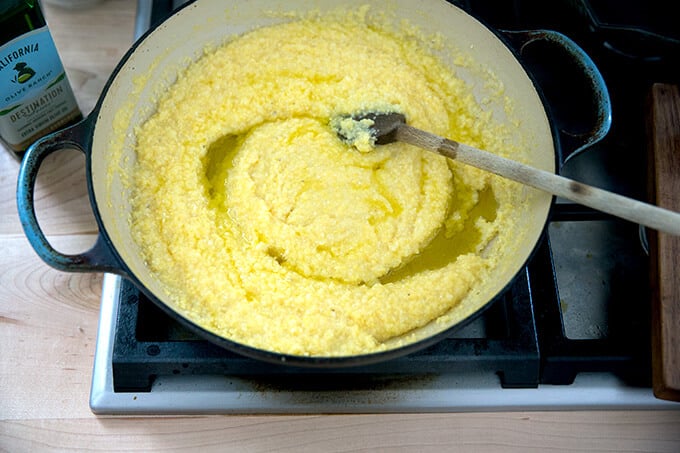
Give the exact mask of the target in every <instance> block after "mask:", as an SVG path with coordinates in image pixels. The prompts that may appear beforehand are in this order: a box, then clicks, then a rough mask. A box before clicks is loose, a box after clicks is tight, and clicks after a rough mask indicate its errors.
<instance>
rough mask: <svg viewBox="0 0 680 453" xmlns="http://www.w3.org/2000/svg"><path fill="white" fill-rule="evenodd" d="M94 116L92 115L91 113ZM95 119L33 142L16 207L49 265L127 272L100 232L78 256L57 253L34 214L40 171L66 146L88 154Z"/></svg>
mask: <svg viewBox="0 0 680 453" xmlns="http://www.w3.org/2000/svg"><path fill="white" fill-rule="evenodd" d="M91 116H92V115H91ZM93 125H94V120H93V119H91V118H90V117H88V118H86V119H84V120H83V121H81V122H79V123H77V124H75V125H73V126H71V127H69V128H66V129H63V130H60V131H57V132H54V133H52V134H50V135H47V136H45V137H43V138H41V139H40V140H38V141H36V142H35V143H34V144H32V145H31V146H30V147H29V148H28V149H27V150H26V153H25V154H24V158H23V159H22V161H21V166H20V167H19V177H18V181H17V208H18V211H19V218H20V220H21V225H22V227H23V229H24V232H25V234H26V237H27V239H28V241H29V242H30V243H31V246H32V247H33V249H34V250H35V251H36V253H37V254H38V256H40V258H41V259H42V260H43V261H45V262H46V263H47V264H49V265H50V266H52V267H54V268H55V269H58V270H60V271H66V272H112V273H116V274H119V275H125V272H123V271H122V268H121V265H120V263H119V261H118V259H117V258H116V257H115V256H114V255H113V253H112V251H111V248H110V247H109V246H108V244H107V241H106V239H105V238H104V237H103V236H102V234H101V232H100V233H99V235H98V237H97V241H96V242H95V244H94V246H92V248H91V249H90V250H87V251H86V252H84V253H81V254H77V255H67V254H63V253H60V252H58V251H57V250H55V249H54V247H52V245H51V244H50V243H49V241H48V240H47V237H46V236H45V233H44V232H43V231H42V229H41V228H40V225H39V224H38V219H37V217H36V213H35V204H34V190H35V182H36V179H37V176H38V170H39V169H40V166H41V165H42V162H43V161H44V160H45V158H46V157H47V156H49V155H50V154H52V153H54V152H56V151H60V150H63V149H77V150H79V151H81V152H82V153H83V154H85V155H86V156H87V152H86V149H89V145H90V141H91V131H92V127H93Z"/></svg>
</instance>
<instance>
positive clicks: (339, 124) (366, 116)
mask: <svg viewBox="0 0 680 453" xmlns="http://www.w3.org/2000/svg"><path fill="white" fill-rule="evenodd" d="M402 124H406V117H405V116H404V115H403V114H401V113H396V112H387V113H378V112H366V113H359V114H354V115H342V116H339V117H337V118H334V119H333V120H332V121H331V127H333V129H334V130H335V132H336V133H337V134H338V137H340V139H341V140H343V141H344V142H346V143H348V144H350V145H355V146H357V148H360V150H361V148H364V147H365V146H366V144H367V143H368V144H370V146H371V147H372V146H374V145H386V144H388V143H393V142H395V141H396V132H397V129H398V128H399V126H401V125H402Z"/></svg>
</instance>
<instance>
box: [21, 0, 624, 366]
mask: <svg viewBox="0 0 680 453" xmlns="http://www.w3.org/2000/svg"><path fill="white" fill-rule="evenodd" d="M366 3H369V4H373V7H374V8H376V9H378V10H380V9H385V8H386V6H385V4H384V3H383V2H378V1H367V0H358V1H354V0H344V1H343V2H342V6H343V7H346V8H355V7H359V6H361V5H364V4H366ZM388 5H389V7H388V8H389V12H390V14H394V17H396V18H397V20H398V19H400V18H405V19H407V20H408V21H410V22H411V23H412V24H413V25H415V26H417V27H419V28H420V29H422V30H423V31H424V32H426V33H434V32H436V33H439V34H441V35H442V36H443V37H444V38H445V39H446V40H447V41H448V42H450V43H452V44H453V45H455V47H457V48H458V49H462V50H463V51H465V52H467V53H469V55H470V57H471V58H472V59H473V60H474V61H475V62H476V63H478V64H479V65H480V67H482V68H486V69H488V70H489V71H491V72H492V73H493V74H495V75H496V77H497V79H498V80H499V81H500V82H501V83H502V84H503V85H504V86H505V93H506V95H507V96H510V97H511V98H512V100H513V102H514V105H515V109H516V113H517V116H518V117H521V118H522V121H521V123H520V124H519V125H518V126H517V127H519V133H520V135H521V136H522V137H523V139H524V144H525V145H526V152H527V160H528V162H529V163H530V164H531V165H533V166H535V167H538V168H541V169H544V170H548V171H555V170H556V167H557V166H558V162H559V161H560V158H559V157H560V156H561V155H562V154H566V153H573V152H577V151H580V150H582V149H585V148H586V147H587V146H589V145H591V144H593V143H595V142H597V141H598V140H599V139H601V138H602V137H603V136H604V135H605V134H606V133H607V131H608V128H609V124H610V104H609V98H608V94H607V90H606V87H605V85H604V82H603V80H602V77H601V76H600V74H599V72H598V71H597V69H596V67H595V66H594V64H593V63H592V61H591V60H590V58H588V56H587V55H586V54H585V53H584V52H583V51H582V50H581V49H580V48H579V47H578V46H577V45H576V44H574V43H573V42H572V41H570V40H569V39H568V38H566V37H565V36H563V35H561V34H559V33H556V32H551V31H544V30H543V31H521V32H499V31H495V30H491V29H489V28H488V27H486V26H485V25H483V24H482V23H480V22H479V21H477V20H476V19H474V18H473V17H471V16H470V15H468V14H467V13H465V12H464V11H462V10H461V9H459V8H457V7H455V6H453V5H451V4H449V3H447V2H445V1H443V0H431V1H427V2H412V1H409V0H394V1H391V2H389V3H388ZM338 6H339V5H338V2H337V1H335V0H295V1H288V2H279V1H272V0H269V1H267V0H258V1H250V2H238V3H236V4H234V5H232V6H229V7H228V11H227V10H226V8H227V7H226V6H225V4H224V3H223V2H221V1H219V0H198V1H195V2H193V3H190V4H188V5H187V6H185V7H184V8H182V9H181V10H179V11H178V12H176V13H175V14H174V15H173V16H171V17H170V18H169V19H167V20H166V21H165V22H163V23H161V24H160V25H158V26H157V27H156V28H154V29H152V30H150V31H149V32H148V33H147V34H146V35H145V36H144V37H143V38H142V39H140V40H139V41H138V42H137V43H136V44H135V45H134V47H133V48H132V49H131V50H130V51H129V52H128V53H127V54H126V55H125V57H124V58H123V60H122V61H121V63H120V64H119V65H118V67H117V68H116V70H115V72H114V73H113V75H112V76H111V78H110V80H109V82H108V84H107V86H106V87H105V89H104V92H103V94H102V95H101V97H100V99H99V102H98V104H97V106H96V107H95V109H94V111H93V112H92V113H91V114H90V115H89V116H88V118H86V119H85V120H83V121H82V122H81V123H79V124H77V125H75V126H73V127H71V128H69V129H66V130H63V131H60V132H57V133H55V134H52V135H50V136H48V137H45V138H44V139H42V140H40V141H39V142H37V143H35V144H34V145H33V146H32V147H31V148H30V149H29V150H28V151H27V153H26V155H25V157H24V160H23V162H22V165H21V169H20V173H19V181H18V188H17V203H18V207H19V213H20V217H21V221H22V224H23V227H24V230H25V232H26V235H27V237H28V239H29V241H30V242H31V244H32V246H33V247H34V249H35V250H36V252H37V253H38V255H40V257H41V258H42V259H43V260H44V261H45V262H47V263H48V264H49V265H50V266H53V267H55V268H57V269H60V270H64V271H71V272H110V273H115V274H119V275H121V276H123V277H125V278H127V279H129V280H131V281H132V282H133V283H134V284H135V285H136V286H138V287H139V288H140V289H141V290H142V291H144V292H145V294H146V295H147V296H148V297H149V298H150V299H151V300H152V301H154V302H155V303H156V304H157V305H158V306H159V307H161V308H162V309H163V310H164V311H165V312H166V313H168V314H169V315H170V316H172V317H174V318H176V319H178V320H179V321H180V322H181V323H182V324H184V325H185V326H187V327H188V328H190V329H191V330H193V331H195V332H197V333H198V334H199V335H201V336H203V337H204V338H206V339H208V340H210V341H212V342H214V343H216V344H218V345H220V346H222V347H224V348H227V349H230V350H233V351H235V352H238V353H241V354H244V355H247V356H250V357H253V358H256V359H260V360H265V361H269V362H276V363H286V364H288V365H297V366H308V367H344V366H351V365H361V364H369V363H375V362H379V361H383V360H387V359H390V358H392V357H396V356H399V355H403V354H407V353H411V352H414V351H416V350H419V349H422V348H425V347H426V346H429V345H431V344H433V343H435V342H437V341H439V340H440V339H442V338H444V337H446V336H448V335H450V333H451V331H452V330H453V329H456V328H459V327H460V326H462V325H464V324H466V323H467V322H469V321H470V320H472V319H474V318H475V317H476V316H477V315H479V314H480V313H481V312H482V311H483V310H484V309H485V308H486V307H487V306H489V305H490V304H491V303H493V301H494V300H495V299H496V297H497V295H498V294H500V293H501V292H502V291H503V290H504V288H506V287H507V286H508V285H509V284H510V283H511V282H512V281H513V279H514V277H515V275H516V274H517V273H518V272H519V271H520V270H521V269H522V267H523V266H524V264H525V262H526V261H527V260H528V259H529V257H530V256H531V254H532V252H533V250H534V249H535V248H536V246H537V243H538V242H539V241H540V239H541V238H542V236H543V233H544V229H545V225H546V222H547V219H548V216H549V213H550V209H551V205H552V201H553V198H552V196H550V195H548V194H546V193H542V192H539V191H536V190H533V189H526V190H525V192H524V195H523V196H525V197H526V203H523V205H525V206H526V208H525V209H524V210H523V211H522V212H518V215H519V216H521V221H520V222H521V225H520V227H521V229H522V231H523V234H522V235H520V236H518V240H517V243H516V244H515V247H514V249H513V250H510V251H508V253H506V254H505V255H504V259H503V264H502V265H501V266H500V267H499V269H497V271H496V273H495V274H496V278H494V279H493V281H488V282H484V284H483V285H482V286H481V287H480V288H479V289H478V290H477V291H476V292H475V296H474V297H468V298H466V299H465V301H464V302H462V303H461V304H459V305H457V306H456V307H455V308H454V309H453V310H455V313H453V314H454V316H451V317H450V319H451V320H452V321H451V322H449V323H448V324H446V325H441V324H442V323H435V322H432V323H430V324H429V325H427V326H425V327H423V328H421V329H419V331H418V332H417V335H416V336H415V339H414V341H412V342H410V343H408V344H406V345H400V346H398V347H395V348H393V349H390V350H387V351H384V352H379V353H371V354H363V355H354V356H343V357H302V356H291V355H284V354H280V353H276V352H272V351H266V350H261V349H256V348H252V347H249V346H246V345H243V344H240V343H236V342H234V341H232V340H230V339H229V338H225V337H222V336H219V335H216V334H215V333H213V332H210V331H208V330H206V329H204V328H202V327H201V326H199V325H197V324H195V323H194V322H193V321H192V320H191V319H189V318H187V317H186V316H185V315H183V314H182V313H181V312H180V311H179V310H176V309H175V307H173V304H172V303H171V302H169V301H167V300H164V297H163V296H162V295H163V294H164V292H163V285H162V283H161V282H159V281H158V280H157V279H156V278H155V277H154V275H153V274H152V273H151V272H150V271H149V269H148V268H147V267H146V266H145V262H144V259H143V257H142V256H141V253H140V251H139V250H138V248H137V245H136V244H135V242H134V241H133V239H132V237H131V234H130V230H129V224H128V213H129V211H130V201H129V196H128V195H129V189H128V186H127V184H126V178H128V177H129V175H130V174H131V171H132V170H131V169H132V166H133V165H134V162H135V154H134V143H135V133H134V130H135V127H136V126H137V125H139V124H141V123H142V122H143V121H144V120H145V119H146V118H147V117H148V116H149V115H150V113H151V112H153V110H154V102H155V99H156V98H157V95H158V93H159V92H162V91H163V90H164V89H166V88H167V87H168V86H169V85H171V84H172V82H173V81H174V80H175V78H176V75H177V73H178V71H180V70H181V69H182V68H183V67H185V66H186V65H187V64H188V62H190V61H193V60H195V59H196V58H198V57H199V56H200V55H201V54H202V52H203V50H204V48H205V46H206V44H208V43H213V44H214V43H219V42H222V41H224V39H225V38H226V37H227V36H233V35H237V34H241V33H244V32H246V31H249V30H252V29H253V28H256V27H261V26H265V25H270V24H274V23H277V22H280V21H283V20H289V19H286V17H287V16H286V15H284V14H275V13H276V12H277V11H296V12H300V11H307V10H321V11H325V10H335V9H337V8H338ZM272 12H274V14H272ZM535 42H542V43H548V44H549V45H550V46H555V47H556V48H559V49H561V50H560V51H561V52H562V53H564V55H566V57H565V59H566V60H568V61H565V64H567V65H572V66H573V65H575V66H576V67H578V68H580V70H581V71H582V72H583V74H584V76H585V79H586V80H587V81H588V85H589V87H590V90H591V91H592V99H593V100H594V102H593V103H592V104H593V105H594V111H595V113H594V114H593V115H591V116H592V117H593V118H594V121H593V122H594V124H593V127H592V129H591V130H589V131H588V132H587V133H584V134H581V135H580V136H578V137H576V138H574V137H573V136H571V137H570V149H569V150H566V151H564V152H561V151H560V147H559V143H560V135H561V133H560V132H559V131H558V130H557V128H556V127H555V126H554V124H553V122H552V121H551V117H550V115H549V114H548V113H547V107H546V105H545V103H544V101H543V99H542V96H541V94H540V92H539V90H538V89H537V87H536V85H535V84H534V81H533V79H532V77H531V76H530V75H529V74H528V73H527V71H526V70H525V68H524V67H523V65H522V63H521V53H522V51H523V49H525V48H527V47H529V46H531V45H532V44H533V43H535ZM441 57H442V59H443V60H444V61H445V62H447V64H450V65H451V66H454V62H453V61H448V60H447V55H446V54H445V53H443V54H442V55H441ZM450 59H451V58H449V60H450ZM457 73H458V74H459V75H461V76H462V77H463V78H464V79H465V80H466V82H467V83H469V84H470V85H471V86H472V87H473V92H474V93H475V95H476V96H480V98H481V97H484V96H485V94H486V93H485V90H486V89H487V88H486V87H485V84H484V83H483V81H482V80H477V79H476V75H475V73H474V71H468V72H466V70H465V68H457ZM486 108H490V109H496V108H500V107H499V106H497V105H494V103H493V102H491V103H489V104H488V105H487V107H486ZM65 148H77V149H79V150H81V151H82V152H83V153H84V154H85V156H86V171H87V184H88V191H89V196H90V201H91V204H92V208H93V211H94V214H95V217H96V220H97V223H98V226H99V235H98V239H97V242H96V244H95V245H94V246H93V248H92V249H90V250H88V251H86V252H84V253H80V254H76V255H66V254H62V253H60V252H58V251H57V250H55V249H54V248H53V247H52V246H51V245H50V244H49V242H48V240H47V239H46V237H45V235H44V233H43V232H42V231H41V229H40V227H39V225H38V222H37V219H36V214H35V209H34V204H33V190H34V185H35V181H36V177H37V173H38V170H39V168H40V165H41V162H42V161H43V159H44V158H45V157H46V156H48V155H49V154H51V153H52V152H55V151H58V150H61V149H65Z"/></svg>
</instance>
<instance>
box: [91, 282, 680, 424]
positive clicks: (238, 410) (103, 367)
mask: <svg viewBox="0 0 680 453" xmlns="http://www.w3.org/2000/svg"><path fill="white" fill-rule="evenodd" d="M120 282H121V278H120V277H118V276H115V275H112V274H106V275H105V276H104V282H103V288H102V304H101V309H100V310H101V311H100V318H99V331H98V335H97V344H96V353H95V359H94V369H93V374H92V387H91V391H90V408H91V410H92V412H93V413H95V414H102V415H103V414H110V415H135V414H164V415H166V414H229V413H233V414H255V413H259V414H309V413H409V412H410V413H416V412H420V413H425V412H492V411H525V410H611V409H615V410H616V409H620V410H624V409H625V410H628V409H678V408H680V405H679V404H677V403H672V402H668V401H664V400H659V399H657V398H655V397H654V395H653V394H652V390H651V389H650V388H632V387H629V386H626V385H625V384H623V383H622V382H621V381H620V380H619V379H618V378H616V377H615V376H613V375H610V374H606V373H588V374H580V375H578V376H577V378H576V381H575V382H574V383H573V384H571V385H566V386H557V385H540V386H539V387H538V388H536V389H504V388H502V387H501V386H500V383H499V379H498V378H497V377H496V376H486V377H482V378H480V376H479V375H474V376H471V375H470V376H466V375H463V376H461V375H457V374H453V373H452V374H447V375H441V376H437V377H433V378H432V379H431V380H422V381H420V382H423V383H424V384H422V385H421V386H414V385H406V386H405V387H404V388H396V387H394V386H391V387H389V388H381V389H376V390H348V391H343V392H338V391H299V390H296V391H285V390H281V389H268V388H267V387H266V386H262V385H258V384H256V383H252V382H249V381H248V380H247V379H241V378H235V377H229V376H226V377H225V376H211V377H192V376H168V377H159V378H158V379H157V380H156V381H155V383H154V385H153V387H152V389H151V391H150V392H126V393H116V392H114V391H113V376H112V369H111V365H110V364H111V359H112V352H113V340H114V331H113V325H114V322H113V321H114V319H113V318H114V316H115V313H116V312H117V299H116V298H115V297H110V295H112V294H115V293H116V292H117V291H118V289H119V287H120Z"/></svg>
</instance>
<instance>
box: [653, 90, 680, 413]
mask: <svg viewBox="0 0 680 453" xmlns="http://www.w3.org/2000/svg"><path fill="white" fill-rule="evenodd" d="M647 118H648V123H647V130H648V156H649V164H648V168H649V178H648V181H649V195H650V200H651V201H652V202H655V203H656V204H657V205H659V206H661V207H664V208H668V209H672V210H674V211H680V90H679V89H678V86H677V85H667V84H655V85H653V86H652V89H651V92H650V95H649V102H648V112H647ZM648 234H649V245H650V258H651V270H652V272H651V278H652V288H653V300H652V386H653V389H654V395H655V396H656V397H657V398H661V399H666V400H672V401H680V237H678V236H672V235H668V234H665V233H656V232H654V231H648Z"/></svg>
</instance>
